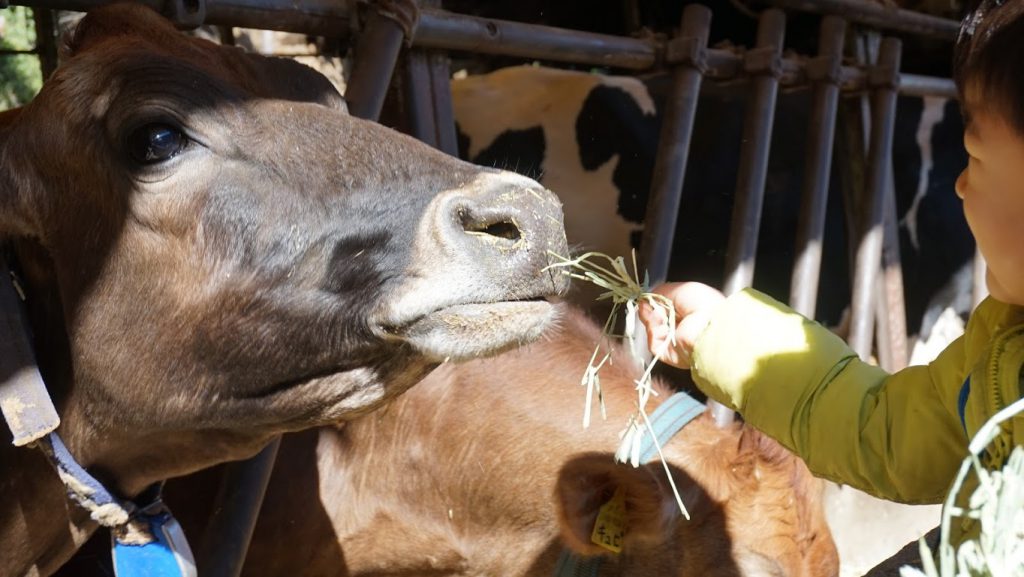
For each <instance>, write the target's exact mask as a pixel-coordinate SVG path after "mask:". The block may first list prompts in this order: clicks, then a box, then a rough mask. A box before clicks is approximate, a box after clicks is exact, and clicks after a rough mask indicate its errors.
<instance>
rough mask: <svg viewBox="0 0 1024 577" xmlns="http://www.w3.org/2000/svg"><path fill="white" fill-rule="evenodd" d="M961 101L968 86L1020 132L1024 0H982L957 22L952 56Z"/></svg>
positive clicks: (1023, 116) (1023, 107) (1023, 109)
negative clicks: (959, 22) (954, 47)
mask: <svg viewBox="0 0 1024 577" xmlns="http://www.w3.org/2000/svg"><path fill="white" fill-rule="evenodd" d="M953 79H954V80H955V81H956V85H957V89H958V90H959V92H960V102H961V103H963V102H965V100H964V96H965V93H966V91H967V89H968V88H970V89H971V91H972V94H973V95H974V96H975V97H977V98H980V99H981V101H982V102H985V103H986V105H991V106H992V107H993V108H994V109H995V110H996V111H998V112H999V114H1000V115H1001V116H1002V117H1003V118H1004V119H1005V120H1006V121H1007V122H1008V123H1009V124H1010V126H1012V127H1013V128H1014V129H1015V130H1016V132H1017V133H1018V134H1021V135H1024V0H981V1H980V2H979V3H977V4H976V7H975V8H974V10H972V11H970V12H969V13H968V15H967V17H966V18H964V21H963V24H962V25H961V27H960V36H959V37H958V38H957V43H956V52H955V56H954V60H953Z"/></svg>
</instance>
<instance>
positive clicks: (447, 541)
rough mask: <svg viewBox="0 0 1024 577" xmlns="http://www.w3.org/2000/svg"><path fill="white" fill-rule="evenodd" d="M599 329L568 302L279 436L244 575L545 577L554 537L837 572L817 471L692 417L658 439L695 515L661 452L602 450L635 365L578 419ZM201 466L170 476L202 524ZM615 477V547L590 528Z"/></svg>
mask: <svg viewBox="0 0 1024 577" xmlns="http://www.w3.org/2000/svg"><path fill="white" fill-rule="evenodd" d="M597 339H598V330H597V328H596V327H595V326H594V325H593V324H592V323H591V322H589V321H588V320H586V319H584V318H583V317H582V316H581V315H579V314H570V315H569V316H568V317H567V318H566V319H565V320H564V321H563V323H562V325H561V326H560V327H559V328H558V330H556V331H553V332H551V333H549V334H548V335H547V336H545V337H544V338H543V339H542V340H541V341H538V342H537V343H535V344H533V345H530V346H527V347H524V348H522V349H519V350H516V351H513V352H508V353H505V354H503V355H501V356H500V357H496V358H491V359H484V360H479V361H472V362H468V363H462V364H445V365H443V366H442V367H441V368H439V369H437V370H436V371H435V372H433V373H432V374H431V375H430V376H429V377H427V378H426V379H425V380H424V381H423V382H421V383H420V384H418V385H417V386H415V387H413V388H412V389H410V390H409V391H408V392H407V393H405V394H404V395H403V396H402V397H400V398H398V399H396V400H395V401H394V402H392V403H391V404H390V405H388V406H387V407H386V408H384V409H382V410H380V411H378V412H376V413H374V414H372V415H368V416H367V417H365V418H361V419H358V420H355V421H350V422H347V423H345V424H343V425H340V426H338V427H336V428H325V429H321V430H320V431H319V432H316V431H310V432H306V433H302V434H300V435H297V436H290V437H286V439H285V443H284V444H283V445H282V448H281V454H280V457H279V462H278V467H277V469H276V470H275V472H274V476H273V478H272V480H271V486H270V488H269V491H268V494H267V498H266V501H265V503H264V505H263V510H262V512H261V517H260V520H259V522H258V526H257V528H256V533H255V536H254V539H253V543H252V546H251V547H250V551H249V558H248V561H247V564H246V569H245V572H244V574H245V575H246V576H248V577H269V576H280V577H284V576H291V575H303V576H348V575H351V576H356V575H362V576H369V575H373V576H385V575H395V576H397V575H465V576H470V575H473V576H479V575H503V576H520V575H522V576H525V575H530V576H534V575H537V576H547V575H553V568H554V565H555V562H556V559H557V557H558V555H559V552H560V551H561V549H562V548H563V547H565V546H566V545H568V546H569V547H571V548H572V549H574V550H575V551H577V552H579V553H581V554H583V555H604V556H606V557H607V559H606V560H605V561H604V562H603V564H602V567H601V572H600V575H633V576H678V577H682V576H692V577H696V576H702V577H706V576H711V577H716V576H723V577H724V576H735V575H745V576H777V577H783V576H789V577H828V576H833V575H836V574H838V557H837V554H836V550H835V546H834V544H833V542H832V539H831V535H830V533H829V530H828V527H827V525H826V523H825V517H824V513H823V510H822V506H821V502H820V488H821V487H820V483H819V481H818V480H816V479H814V478H813V477H811V475H810V473H809V472H808V471H807V469H806V468H805V467H804V465H803V463H802V462H801V461H799V460H797V459H796V458H794V457H793V456H792V455H791V454H789V453H788V452H786V451H785V450H784V449H783V448H781V447H780V446H779V445H778V444H776V443H775V442H774V441H772V440H770V439H768V438H767V437H765V436H763V435H761V434H760V433H758V432H757V431H755V430H753V429H750V428H749V427H746V426H740V425H734V426H732V427H731V428H729V429H725V430H723V429H719V428H716V427H715V426H714V425H713V424H712V420H711V419H710V417H708V416H707V415H704V416H701V417H699V418H698V419H697V420H696V421H693V422H692V423H691V424H689V425H688V426H686V427H685V428H684V429H683V430H682V431H681V432H680V433H679V434H677V435H676V436H675V438H673V439H672V440H671V442H669V443H668V444H667V445H666V446H665V447H664V451H665V454H666V457H667V458H668V461H669V464H670V466H671V470H672V474H673V477H674V479H675V481H676V483H678V484H679V487H680V491H681V493H682V498H683V501H684V503H685V504H686V506H687V507H688V508H689V511H690V513H691V515H692V519H691V520H689V521H687V520H685V519H683V518H682V516H681V515H680V514H679V511H678V508H677V507H676V504H675V501H674V499H673V497H672V494H671V491H670V489H669V486H668V484H667V482H666V478H665V475H664V472H663V470H662V467H661V464H660V463H657V462H656V461H655V462H652V463H650V464H648V465H646V466H642V467H640V468H638V469H634V468H632V467H631V466H628V465H619V464H616V463H614V462H613V457H612V455H613V453H614V451H615V448H616V446H617V444H618V434H619V432H620V431H621V430H622V428H623V426H624V424H625V422H626V417H627V415H628V414H629V413H630V412H631V411H632V410H633V406H634V405H633V403H634V400H635V391H634V385H633V379H635V378H636V377H637V376H638V374H637V371H636V370H634V369H633V365H632V363H631V362H630V360H629V359H626V358H623V357H619V358H617V359H616V361H615V364H614V365H613V366H609V367H606V368H605V370H604V371H603V373H602V383H603V387H604V390H605V401H606V403H607V407H608V420H606V421H602V420H600V418H598V419H597V420H596V421H595V422H594V423H593V424H592V425H591V427H590V429H588V430H584V429H582V427H581V422H580V421H581V415H582V410H583V403H584V391H583V389H582V388H581V387H580V386H579V376H580V374H581V372H582V371H583V368H584V367H585V366H586V364H587V361H588V359H589V358H590V353H591V351H592V350H593V346H594V343H595V342H596V341H597ZM659 391H660V395H661V396H660V397H656V398H655V399H654V400H653V401H652V403H651V405H652V410H653V406H656V405H657V404H658V403H659V402H660V400H661V399H664V398H665V395H667V394H668V393H669V391H667V390H665V388H664V387H660V386H659ZM211 475H213V474H212V473H208V474H207V477H206V479H205V480H203V479H193V480H192V481H184V482H182V484H180V485H179V486H178V487H176V488H175V487H174V486H171V487H169V492H170V493H171V497H172V498H174V500H175V505H176V507H175V510H177V511H179V516H181V514H182V512H183V511H185V510H191V511H193V512H195V518H194V520H187V519H186V520H184V521H185V522H186V523H188V524H192V525H194V526H195V527H196V533H197V534H198V532H199V530H200V528H201V524H202V523H203V522H204V521H205V514H206V513H207V512H208V508H207V507H206V505H205V504H206V503H207V502H208V500H207V499H208V497H209V495H204V494H203V491H204V489H206V488H209V487H216V482H210V476H211ZM620 486H621V487H624V489H625V492H626V504H627V511H628V513H627V514H628V529H627V532H626V535H625V539H624V541H625V543H624V551H623V552H622V554H621V555H617V556H616V555H612V554H610V553H608V552H607V551H604V550H603V549H600V548H598V547H597V546H595V545H593V544H592V543H591V542H590V534H591V530H592V528H593V526H594V518H595V514H596V511H597V508H598V507H599V506H600V505H601V504H602V503H604V502H605V501H607V500H608V499H609V498H610V497H611V496H612V495H613V493H614V492H615V489H616V487H620ZM200 569H202V568H200Z"/></svg>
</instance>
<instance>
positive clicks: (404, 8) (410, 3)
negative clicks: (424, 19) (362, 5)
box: [367, 0, 420, 47]
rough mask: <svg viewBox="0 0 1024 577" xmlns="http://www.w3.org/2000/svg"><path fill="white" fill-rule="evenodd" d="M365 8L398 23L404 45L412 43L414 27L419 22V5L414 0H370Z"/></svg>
mask: <svg viewBox="0 0 1024 577" xmlns="http://www.w3.org/2000/svg"><path fill="white" fill-rule="evenodd" d="M367 8H368V9H369V10H371V11H372V12H373V13H376V14H377V15H379V16H382V17H384V18H387V19H388V20H391V21H392V22H394V23H395V24H398V27H399V28H401V29H402V34H403V35H405V45H406V47H409V46H411V45H412V39H413V37H414V36H415V35H416V27H417V26H418V25H419V22H420V7H419V5H418V4H417V2H416V0H371V1H370V3H369V6H368V7H367Z"/></svg>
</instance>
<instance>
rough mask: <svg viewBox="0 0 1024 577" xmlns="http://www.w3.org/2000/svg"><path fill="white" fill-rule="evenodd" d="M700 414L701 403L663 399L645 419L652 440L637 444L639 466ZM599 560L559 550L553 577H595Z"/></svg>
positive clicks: (647, 435)
mask: <svg viewBox="0 0 1024 577" xmlns="http://www.w3.org/2000/svg"><path fill="white" fill-rule="evenodd" d="M704 410H705V406H704V404H703V403H700V402H698V401H697V400H696V399H694V398H693V397H691V396H690V395H687V394H686V393H682V392H679V393H676V394H674V395H672V396H671V397H669V398H668V399H665V402H664V403H662V404H660V405H658V408H657V409H654V412H653V413H651V414H650V416H649V417H648V420H650V422H651V429H652V430H653V432H654V436H653V437H652V436H651V435H650V433H649V432H648V431H647V430H644V435H643V437H642V438H641V440H640V462H641V463H646V462H648V461H650V460H651V459H653V458H654V457H656V456H657V455H658V448H657V446H655V444H654V439H657V440H658V445H660V446H664V445H665V444H666V443H668V442H669V440H671V439H672V437H674V436H675V435H676V433H678V432H679V431H681V430H682V428H683V427H685V426H686V425H688V424H689V423H690V421H692V420H694V419H696V418H697V417H699V416H700V415H701V413H703V412H704ZM602 559H603V557H601V556H593V557H581V556H579V555H576V554H575V553H573V552H571V551H569V550H568V549H563V550H562V553H561V554H560V555H559V556H558V563H557V564H556V565H555V577H597V572H598V569H600V567H601V560H602Z"/></svg>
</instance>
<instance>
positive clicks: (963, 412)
mask: <svg viewBox="0 0 1024 577" xmlns="http://www.w3.org/2000/svg"><path fill="white" fill-rule="evenodd" d="M970 395H971V376H970V375H967V380H965V381H964V384H963V386H961V387H960V398H959V399H957V402H956V408H957V411H958V412H959V413H960V424H961V425H963V427H964V432H965V433H966V432H967V397H969V396H970Z"/></svg>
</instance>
